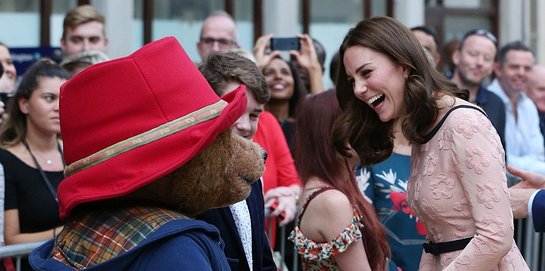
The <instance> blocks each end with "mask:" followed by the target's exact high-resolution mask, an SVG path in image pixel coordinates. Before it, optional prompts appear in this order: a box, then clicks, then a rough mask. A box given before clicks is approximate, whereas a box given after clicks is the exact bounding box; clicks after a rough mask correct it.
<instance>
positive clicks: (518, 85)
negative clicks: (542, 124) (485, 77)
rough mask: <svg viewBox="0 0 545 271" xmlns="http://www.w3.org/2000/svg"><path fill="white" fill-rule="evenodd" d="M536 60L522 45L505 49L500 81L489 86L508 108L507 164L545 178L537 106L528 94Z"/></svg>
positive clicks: (498, 69) (499, 62) (501, 55)
mask: <svg viewBox="0 0 545 271" xmlns="http://www.w3.org/2000/svg"><path fill="white" fill-rule="evenodd" d="M534 62H535V58H534V54H533V52H532V51H531V50H530V49H529V48H528V47H527V46H526V45H524V44H523V43H522V42H520V41H515V42H511V43H508V44H506V45H504V46H503V47H502V48H501V49H500V51H499V53H498V57H497V59H496V64H495V66H494V73H495V74H496V79H494V81H493V82H492V84H490V86H488V89H490V91H492V92H494V93H495V94H496V95H498V96H499V97H500V98H501V99H502V101H503V103H504V105H505V117H506V121H505V143H506V147H505V154H506V157H507V164H508V165H511V166H514V167H517V168H520V169H523V170H527V171H533V172H537V173H540V174H545V147H544V145H543V136H542V135H541V131H540V130H539V116H538V111H537V108H536V105H535V104H534V103H533V102H532V100H531V99H530V98H528V96H526V94H525V93H524V89H525V88H526V83H527V82H528V75H529V73H530V72H531V71H532V66H533V65H534Z"/></svg>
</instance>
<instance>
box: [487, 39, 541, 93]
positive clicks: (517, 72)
mask: <svg viewBox="0 0 545 271" xmlns="http://www.w3.org/2000/svg"><path fill="white" fill-rule="evenodd" d="M533 65H534V55H533V54H532V52H529V51H522V50H510V51H509V52H507V54H506V56H505V62H504V63H503V64H501V65H496V67H495V69H494V71H495V73H496V77H498V80H499V83H500V85H501V87H502V89H503V91H505V92H506V93H507V95H508V96H512V95H518V94H519V93H520V92H521V91H523V90H524V88H525V87H526V82H527V81H528V73H530V71H531V70H532V66H533Z"/></svg>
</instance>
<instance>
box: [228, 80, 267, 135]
mask: <svg viewBox="0 0 545 271" xmlns="http://www.w3.org/2000/svg"><path fill="white" fill-rule="evenodd" d="M239 86H240V83H237V82H227V84H226V85H225V87H224V88H223V89H222V90H221V91H220V93H222V94H223V95H225V94H227V93H229V92H231V91H233V90H234V89H236V88H238V87H239ZM246 99H247V101H246V111H244V113H243V114H242V116H240V117H239V118H238V119H237V121H236V122H235V123H234V124H233V126H231V132H232V133H233V134H235V135H239V136H242V137H244V138H246V139H252V138H253V137H254V135H255V132H256V131H257V124H258V121H259V116H260V115H261V112H263V108H264V107H265V106H264V105H263V104H260V103H258V102H257V100H256V98H255V94H254V92H253V91H252V90H250V89H249V88H248V87H246Z"/></svg>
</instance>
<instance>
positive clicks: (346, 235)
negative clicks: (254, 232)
mask: <svg viewBox="0 0 545 271" xmlns="http://www.w3.org/2000/svg"><path fill="white" fill-rule="evenodd" d="M363 227H364V225H363V223H362V221H361V215H360V214H359V213H358V212H357V211H356V210H354V216H353V218H352V222H351V223H350V224H349V225H348V226H347V227H346V228H344V229H343V231H342V232H341V233H340V234H339V235H338V236H337V237H336V238H335V239H333V240H332V241H329V242H327V243H316V242H314V241H312V240H310V239H308V238H306V237H305V235H304V234H303V232H301V230H300V229H299V227H295V229H294V230H293V231H292V232H291V234H290V236H289V240H291V241H293V242H294V243H295V249H296V250H297V252H298V253H299V254H300V255H302V256H303V258H305V259H306V260H307V261H310V262H321V261H324V260H328V259H330V258H331V257H332V256H335V255H338V254H339V253H342V252H344V251H346V250H347V249H348V247H349V246H350V245H351V244H352V243H354V242H356V241H358V240H360V239H361V238H362V237H363V233H362V231H361V229H362V228H363Z"/></svg>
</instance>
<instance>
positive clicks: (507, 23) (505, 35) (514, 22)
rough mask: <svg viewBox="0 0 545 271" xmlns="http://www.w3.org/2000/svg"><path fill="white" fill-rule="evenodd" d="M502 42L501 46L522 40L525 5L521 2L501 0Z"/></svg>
mask: <svg viewBox="0 0 545 271" xmlns="http://www.w3.org/2000/svg"><path fill="white" fill-rule="evenodd" d="M499 5H500V8H499V9H500V12H499V17H500V18H501V20H500V40H499V43H500V44H499V45H500V46H502V45H504V44H506V43H509V42H512V41H516V40H522V38H523V36H522V34H523V24H524V20H523V17H522V13H523V5H522V2H521V1H511V0H500V3H499Z"/></svg>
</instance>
